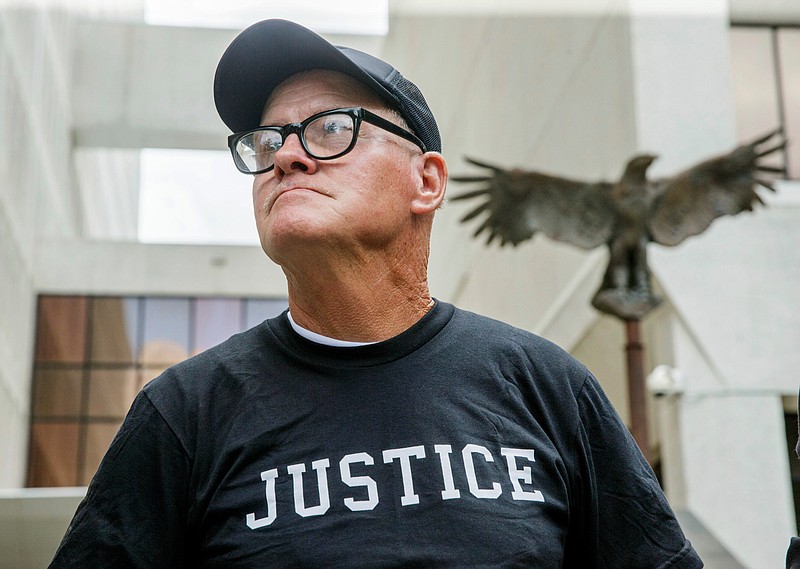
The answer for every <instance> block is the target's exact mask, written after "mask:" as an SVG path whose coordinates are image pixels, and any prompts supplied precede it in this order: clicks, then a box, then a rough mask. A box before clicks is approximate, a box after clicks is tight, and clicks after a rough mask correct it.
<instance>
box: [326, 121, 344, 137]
mask: <svg viewBox="0 0 800 569" xmlns="http://www.w3.org/2000/svg"><path fill="white" fill-rule="evenodd" d="M324 129H325V133H326V134H339V133H340V132H342V131H344V130H349V128H348V125H347V124H346V123H345V121H343V120H338V119H333V120H329V121H326V122H325V126H324Z"/></svg>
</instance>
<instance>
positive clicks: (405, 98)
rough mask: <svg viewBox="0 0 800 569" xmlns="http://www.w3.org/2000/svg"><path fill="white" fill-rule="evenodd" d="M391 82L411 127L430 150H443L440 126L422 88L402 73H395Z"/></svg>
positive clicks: (401, 110) (403, 113) (402, 111)
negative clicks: (423, 94) (421, 90)
mask: <svg viewBox="0 0 800 569" xmlns="http://www.w3.org/2000/svg"><path fill="white" fill-rule="evenodd" d="M390 83H391V85H392V87H393V90H394V95H395V96H396V97H397V99H398V102H399V103H400V105H401V106H402V108H401V109H400V112H401V113H400V114H402V115H403V117H404V118H405V119H406V120H407V121H408V122H409V123H410V126H411V128H413V129H414V132H415V133H416V135H417V136H418V137H419V138H420V140H422V142H423V143H424V144H425V147H426V148H427V149H428V150H434V151H436V152H441V151H442V141H441V139H440V137H439V127H438V126H437V125H436V119H434V118H433V113H431V110H430V108H428V104H427V103H426V102H425V98H424V97H423V96H422V93H421V92H420V90H419V89H418V88H417V86H416V85H414V84H413V83H412V82H411V81H409V80H408V79H406V78H405V77H403V76H402V75H401V74H400V73H395V74H394V76H393V77H392V78H391V80H390Z"/></svg>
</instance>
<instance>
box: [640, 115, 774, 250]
mask: <svg viewBox="0 0 800 569" xmlns="http://www.w3.org/2000/svg"><path fill="white" fill-rule="evenodd" d="M781 134H782V132H781V131H780V130H778V131H775V132H771V133H770V134H768V135H766V136H763V137H761V138H758V139H756V140H754V141H753V142H751V143H749V144H745V145H742V146H739V147H738V148H736V149H734V150H733V151H732V152H730V153H728V154H724V155H721V156H717V157H715V158H711V159H709V160H706V161H704V162H701V163H700V164H697V165H695V166H693V167H692V168H689V169H688V170H685V171H683V172H681V173H679V174H677V175H675V176H673V177H671V178H664V179H661V180H656V181H654V182H652V186H651V191H652V192H653V201H652V205H651V207H650V212H649V217H648V230H649V233H650V238H651V239H652V240H653V241H655V242H656V243H660V244H661V245H668V246H672V245H677V244H678V243H680V242H681V241H683V240H684V239H686V238H687V237H690V236H692V235H697V234H699V233H702V232H703V231H705V230H706V229H707V228H708V226H709V225H711V222H712V221H714V220H715V219H716V218H718V217H721V216H723V215H736V214H737V213H740V212H742V211H751V210H752V209H753V205H754V204H756V203H761V204H763V203H764V202H763V201H762V200H761V198H760V197H759V196H758V194H757V193H756V187H757V186H759V185H760V186H764V187H765V188H768V189H770V190H772V191H773V192H774V191H775V188H773V187H772V186H771V185H770V184H769V183H768V182H767V181H765V180H763V179H762V178H759V177H757V175H758V173H759V172H773V173H783V169H781V168H773V167H769V166H765V165H763V164H760V163H759V160H760V159H761V158H763V157H764V156H767V155H768V154H771V153H773V152H776V151H778V150H781V149H783V148H785V146H786V140H781V141H779V142H778V143H777V144H775V143H774V140H773V137H775V136H776V135H781ZM770 144H773V145H772V146H769V145H770ZM765 145H766V146H769V147H768V148H766V149H764V148H763V147H764V146H765Z"/></svg>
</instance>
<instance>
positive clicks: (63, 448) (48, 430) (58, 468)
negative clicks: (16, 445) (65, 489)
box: [28, 423, 79, 487]
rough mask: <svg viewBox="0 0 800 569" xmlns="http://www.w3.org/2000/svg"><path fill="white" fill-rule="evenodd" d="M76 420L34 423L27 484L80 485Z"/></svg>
mask: <svg viewBox="0 0 800 569" xmlns="http://www.w3.org/2000/svg"><path fill="white" fill-rule="evenodd" d="M78 431H79V427H78V424H77V423H34V424H33V425H31V442H30V462H29V464H28V486H34V487H41V486H77V485H78Z"/></svg>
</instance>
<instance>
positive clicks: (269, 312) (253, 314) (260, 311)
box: [245, 299, 289, 329]
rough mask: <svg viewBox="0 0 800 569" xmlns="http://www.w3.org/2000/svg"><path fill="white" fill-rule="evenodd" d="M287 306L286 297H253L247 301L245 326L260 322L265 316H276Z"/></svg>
mask: <svg viewBox="0 0 800 569" xmlns="http://www.w3.org/2000/svg"><path fill="white" fill-rule="evenodd" d="M288 306H289V302H288V301H287V300H286V299H253V300H248V301H247V308H246V310H245V328H246V329H249V328H252V327H253V326H256V325H258V324H261V322H263V321H264V320H266V319H267V318H272V317H273V316H277V315H278V314H280V313H281V312H283V311H284V310H286V308H287V307H288Z"/></svg>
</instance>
